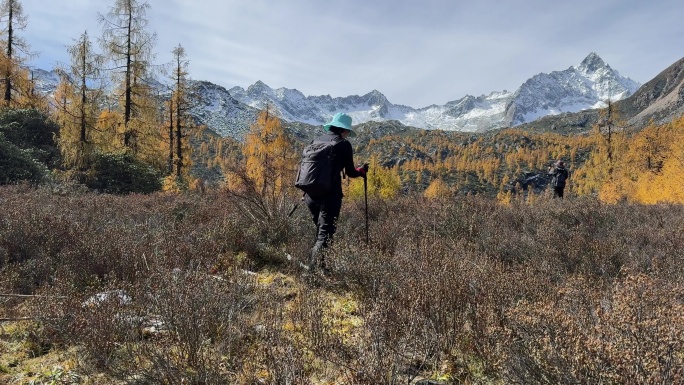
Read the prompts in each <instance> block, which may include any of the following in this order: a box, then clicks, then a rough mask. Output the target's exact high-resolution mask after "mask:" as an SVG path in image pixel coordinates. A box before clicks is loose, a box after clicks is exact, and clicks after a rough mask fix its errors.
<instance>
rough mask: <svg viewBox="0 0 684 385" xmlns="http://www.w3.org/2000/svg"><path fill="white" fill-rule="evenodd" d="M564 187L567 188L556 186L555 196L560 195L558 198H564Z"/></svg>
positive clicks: (554, 189)
mask: <svg viewBox="0 0 684 385" xmlns="http://www.w3.org/2000/svg"><path fill="white" fill-rule="evenodd" d="M564 188H565V186H563V187H554V188H553V196H554V197H558V198H561V199H563V189H564Z"/></svg>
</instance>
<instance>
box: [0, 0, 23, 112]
mask: <svg viewBox="0 0 684 385" xmlns="http://www.w3.org/2000/svg"><path fill="white" fill-rule="evenodd" d="M0 25H2V30H1V33H2V37H1V38H0V42H1V43H2V44H3V47H2V48H3V49H2V56H1V57H0V59H1V60H0V76H2V80H3V82H4V90H3V92H4V96H3V105H4V106H6V107H12V106H13V98H15V96H14V94H15V91H16V90H15V85H16V83H17V82H18V81H20V80H18V79H20V76H22V75H23V77H24V78H27V76H28V75H27V74H26V72H25V71H23V72H22V71H21V70H20V68H21V64H22V63H23V62H24V60H25V59H26V56H29V55H30V53H29V46H28V44H27V43H26V41H25V40H24V39H23V38H21V37H20V36H19V35H17V31H21V30H23V29H25V28H26V25H27V18H26V16H25V15H24V10H23V7H22V5H21V2H19V0H3V1H2V4H0ZM22 54H23V55H24V56H22Z"/></svg>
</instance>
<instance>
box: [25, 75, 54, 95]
mask: <svg viewBox="0 0 684 385" xmlns="http://www.w3.org/2000/svg"><path fill="white" fill-rule="evenodd" d="M31 77H32V79H33V81H34V82H35V87H36V91H38V92H40V93H42V94H45V95H54V93H55V90H57V85H58V84H59V75H58V74H57V71H46V70H42V69H40V68H34V69H31Z"/></svg>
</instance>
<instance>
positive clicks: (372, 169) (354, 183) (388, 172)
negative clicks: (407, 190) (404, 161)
mask: <svg viewBox="0 0 684 385" xmlns="http://www.w3.org/2000/svg"><path fill="white" fill-rule="evenodd" d="M368 166H369V167H368V175H366V187H367V189H368V191H367V193H368V196H373V197H379V198H383V199H392V198H394V197H396V196H397V194H398V193H399V190H401V178H400V177H399V168H398V167H397V166H395V167H392V168H386V167H382V166H381V165H380V163H379V162H378V158H377V157H376V156H372V157H371V160H370V163H369V164H368ZM363 188H364V187H363V178H354V179H351V178H350V182H349V184H348V186H347V188H346V191H345V192H344V194H345V196H348V197H350V198H352V199H353V198H361V197H363V196H364V194H365V192H364V191H363Z"/></svg>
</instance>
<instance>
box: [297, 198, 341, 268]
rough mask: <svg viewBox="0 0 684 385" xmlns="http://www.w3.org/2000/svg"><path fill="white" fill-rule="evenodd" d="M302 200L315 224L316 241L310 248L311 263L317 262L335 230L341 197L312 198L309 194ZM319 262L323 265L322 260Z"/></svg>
mask: <svg viewBox="0 0 684 385" xmlns="http://www.w3.org/2000/svg"><path fill="white" fill-rule="evenodd" d="M304 202H305V203H306V206H307V207H308V208H309V211H310V212H311V219H312V220H313V222H314V224H315V225H316V243H314V246H313V248H312V249H311V263H312V264H314V266H315V265H316V264H318V263H319V262H318V261H317V260H318V259H319V256H320V251H321V250H322V249H324V248H326V247H328V246H329V244H330V241H331V240H332V237H333V235H334V234H335V231H336V230H337V218H338V217H339V216H340V209H341V208H342V197H341V196H340V197H338V196H326V197H322V198H317V199H313V198H311V197H310V196H309V195H305V196H304ZM320 264H321V265H322V266H324V263H323V261H322V260H321V261H320Z"/></svg>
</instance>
